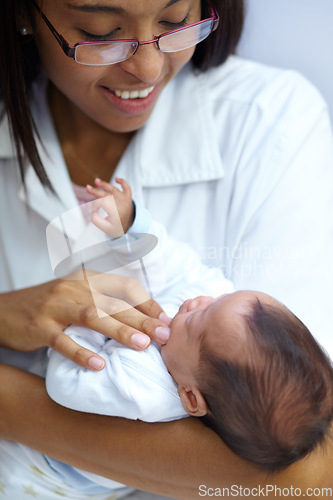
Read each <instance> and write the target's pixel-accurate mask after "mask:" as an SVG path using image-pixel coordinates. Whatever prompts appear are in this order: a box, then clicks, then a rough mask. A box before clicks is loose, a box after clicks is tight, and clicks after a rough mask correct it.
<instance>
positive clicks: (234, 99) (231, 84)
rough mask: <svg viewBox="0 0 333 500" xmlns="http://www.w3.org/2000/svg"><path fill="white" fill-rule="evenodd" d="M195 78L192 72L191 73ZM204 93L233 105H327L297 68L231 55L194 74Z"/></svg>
mask: <svg viewBox="0 0 333 500" xmlns="http://www.w3.org/2000/svg"><path fill="white" fill-rule="evenodd" d="M194 78H195V75H194ZM196 78H198V79H199V80H201V83H200V84H201V85H203V86H205V87H206V95H208V96H209V98H210V100H211V101H213V102H214V103H216V104H218V103H222V102H226V101H228V102H229V103H234V104H235V105H243V106H244V105H245V106H251V105H255V106H257V107H259V108H266V107H268V108H269V109H271V110H272V105H273V108H276V109H277V110H278V109H280V110H281V106H283V105H285V104H286V103H288V106H290V107H291V108H295V110H296V109H297V108H304V107H309V106H312V107H314V106H315V107H317V108H321V109H323V108H327V105H326V102H325V101H324V99H323V97H322V96H321V94H320V93H319V91H318V90H317V89H316V87H315V86H314V85H313V84H312V83H311V82H310V81H309V80H307V79H306V78H305V77H304V76H303V75H301V74H300V73H298V72H297V71H294V70H290V69H281V68H277V67H273V66H268V65H265V64H262V63H259V62H256V61H252V60H247V59H242V58H240V57H238V56H231V57H229V59H228V60H227V61H226V63H224V64H223V65H220V66H218V67H216V68H212V69H210V70H208V71H207V72H205V73H202V74H199V75H197V77H196Z"/></svg>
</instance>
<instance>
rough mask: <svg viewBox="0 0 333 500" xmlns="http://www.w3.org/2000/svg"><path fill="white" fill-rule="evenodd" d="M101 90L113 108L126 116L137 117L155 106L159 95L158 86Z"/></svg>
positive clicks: (105, 88)
mask: <svg viewBox="0 0 333 500" xmlns="http://www.w3.org/2000/svg"><path fill="white" fill-rule="evenodd" d="M101 89H102V92H103V93H104V95H105V97H106V98H107V99H108V101H109V102H111V104H112V105H113V106H115V107H116V108H117V109H118V110H119V111H121V112H122V113H125V114H128V115H137V114H141V113H144V112H145V111H147V110H149V109H150V108H151V107H152V106H153V105H154V104H155V101H156V98H157V96H158V93H159V85H155V86H153V87H147V88H145V89H134V90H118V89H116V90H110V89H109V88H107V87H101Z"/></svg>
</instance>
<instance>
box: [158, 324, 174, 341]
mask: <svg viewBox="0 0 333 500" xmlns="http://www.w3.org/2000/svg"><path fill="white" fill-rule="evenodd" d="M155 336H156V338H157V339H158V340H160V341H161V342H166V341H167V340H168V339H169V337H170V328H167V327H166V326H158V327H157V328H156V330H155Z"/></svg>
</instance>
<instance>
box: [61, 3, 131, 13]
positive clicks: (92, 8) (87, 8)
mask: <svg viewBox="0 0 333 500" xmlns="http://www.w3.org/2000/svg"><path fill="white" fill-rule="evenodd" d="M66 7H67V8H68V9H73V10H81V11H83V12H112V13H113V14H123V13H124V12H125V10H124V9H123V8H122V7H115V6H112V5H105V4H89V3H79V4H76V3H73V2H66Z"/></svg>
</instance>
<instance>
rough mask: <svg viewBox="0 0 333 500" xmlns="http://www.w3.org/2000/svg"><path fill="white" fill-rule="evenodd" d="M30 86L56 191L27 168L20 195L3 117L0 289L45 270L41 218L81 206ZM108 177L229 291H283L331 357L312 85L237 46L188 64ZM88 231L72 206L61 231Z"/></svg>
mask: <svg viewBox="0 0 333 500" xmlns="http://www.w3.org/2000/svg"><path fill="white" fill-rule="evenodd" d="M36 91H37V89H36ZM37 97H38V99H37V103H35V104H34V116H35V120H36V123H37V127H38V130H39V132H40V135H41V139H42V142H43V144H44V146H45V150H44V149H42V148H41V149H40V154H41V157H42V160H43V162H44V164H45V166H46V169H47V172H48V175H49V177H50V179H51V182H52V184H53V186H54V188H55V190H56V192H57V193H58V196H59V199H57V198H55V197H52V195H50V194H49V193H48V192H47V191H45V190H44V188H42V187H41V185H40V183H39V181H38V180H37V178H36V176H35V174H34V172H33V170H32V168H28V172H27V177H26V181H27V187H28V193H29V199H25V196H24V192H23V189H22V187H21V183H20V179H19V175H18V173H17V168H16V167H15V159H14V158H13V151H12V146H11V143H10V138H9V133H8V128H7V124H6V122H4V123H2V125H1V127H0V176H1V182H0V277H1V279H0V288H1V291H6V290H12V289H16V288H20V287H26V286H29V285H33V284H37V283H41V282H43V281H45V280H49V279H52V278H53V273H52V268H51V266H50V262H49V257H48V252H47V247H46V237H45V231H46V226H47V224H48V223H49V222H50V220H52V219H53V218H55V217H57V216H58V215H59V214H61V213H63V212H64V211H66V210H68V209H70V208H72V207H74V206H76V205H77V200H76V198H75V195H74V192H73V189H72V185H71V182H70V178H69V176H68V173H67V170H66V166H65V164H64V159H63V157H62V153H61V149H60V147H59V144H58V141H57V138H56V135H55V131H54V129H53V126H52V123H51V120H50V115H49V112H48V109H47V106H46V101H45V93H44V90H43V87H42V86H41V87H39V88H38V93H37ZM116 175H118V176H120V177H124V178H125V179H126V180H127V181H128V182H129V183H130V184H131V186H132V187H133V192H134V198H135V199H136V200H138V201H139V202H140V203H142V204H144V205H145V206H146V207H147V208H148V210H149V211H150V212H151V213H152V216H153V218H155V219H157V220H158V221H160V222H162V223H163V224H164V225H165V226H166V228H167V230H168V232H169V233H170V234H171V235H172V236H173V237H175V238H177V239H179V240H181V241H184V242H187V243H189V244H190V245H191V246H192V247H193V248H195V249H196V250H197V251H198V252H199V254H200V255H201V257H202V259H203V261H204V262H205V263H206V264H207V265H212V266H218V267H220V269H221V270H222V271H223V272H224V273H225V275H226V277H227V278H229V279H231V280H232V281H233V283H234V285H235V288H236V289H257V290H262V291H265V292H267V293H270V294H271V295H273V296H274V297H276V298H277V299H279V300H281V301H282V302H284V303H285V304H286V305H287V306H288V307H289V308H290V309H291V310H292V311H293V312H294V313H295V314H297V315H298V316H299V317H300V318H301V319H302V320H303V321H304V322H305V323H306V324H307V325H308V326H309V328H310V329H311V330H312V332H313V333H314V334H315V336H316V337H317V338H318V340H319V341H320V342H321V343H322V344H323V345H324V346H325V347H326V349H327V350H328V351H329V352H330V354H331V355H332V356H333V341H332V326H331V325H332V324H333V308H332V306H331V297H332V291H331V290H332V285H331V283H332V282H333V265H332V256H333V141H332V133H331V127H330V123H329V114H328V110H327V106H326V104H325V103H324V101H323V100H322V98H321V97H320V95H319V94H318V92H317V91H316V90H315V89H314V88H313V86H312V85H311V84H309V83H308V82H307V81H305V80H304V79H303V78H302V77H301V76H299V75H298V74H296V73H294V72H290V71H286V72H284V71H281V70H278V69H274V68H267V67H264V66H261V65H259V64H256V63H253V62H246V61H243V60H241V59H238V58H237V57H231V58H230V59H229V60H228V62H227V63H226V64H225V65H223V66H221V67H219V68H216V69H212V70H210V71H209V72H207V73H204V74H200V75H198V76H195V75H193V74H192V72H191V70H190V67H189V66H187V67H185V68H184V69H183V70H182V71H181V73H180V74H179V75H178V76H177V77H176V78H175V79H174V80H173V81H172V82H170V84H169V85H168V86H167V87H166V88H165V89H164V91H163V93H162V95H161V96H160V99H159V101H158V102H157V104H156V107H155V109H154V111H153V113H152V116H151V117H150V119H149V120H148V122H147V124H146V125H145V126H144V127H143V129H141V130H140V131H139V132H138V133H137V134H136V136H135V137H134V139H133V141H132V143H131V144H130V145H129V147H128V149H127V150H126V152H125V154H124V156H123V158H122V159H121V161H120V163H119V166H118V168H117V171H116ZM84 229H85V222H84V219H83V217H81V218H78V220H77V222H76V224H75V225H73V226H72V228H71V230H70V234H69V237H70V238H71V239H72V240H73V241H75V240H77V239H78V238H79V236H80V234H82V232H83V231H84ZM6 356H8V353H7V354H6ZM23 356H27V355H23ZM6 359H9V358H8V357H7V358H6ZM0 360H1V357H0ZM20 364H21V365H23V361H22V360H21V361H20Z"/></svg>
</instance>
